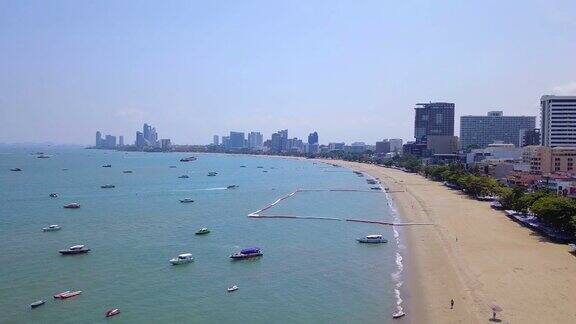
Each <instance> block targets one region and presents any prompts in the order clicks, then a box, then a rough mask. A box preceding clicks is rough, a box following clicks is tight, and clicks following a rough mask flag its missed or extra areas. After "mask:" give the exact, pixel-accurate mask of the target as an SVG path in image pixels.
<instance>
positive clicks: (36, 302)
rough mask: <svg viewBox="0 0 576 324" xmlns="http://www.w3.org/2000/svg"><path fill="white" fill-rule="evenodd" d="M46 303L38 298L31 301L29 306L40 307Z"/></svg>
mask: <svg viewBox="0 0 576 324" xmlns="http://www.w3.org/2000/svg"><path fill="white" fill-rule="evenodd" d="M44 304H46V301H45V300H38V301H35V302H33V303H32V304H30V308H36V307H40V306H42V305H44Z"/></svg>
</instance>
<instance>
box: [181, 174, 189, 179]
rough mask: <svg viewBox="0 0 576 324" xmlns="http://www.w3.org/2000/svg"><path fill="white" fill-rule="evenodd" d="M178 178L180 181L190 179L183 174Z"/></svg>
mask: <svg viewBox="0 0 576 324" xmlns="http://www.w3.org/2000/svg"><path fill="white" fill-rule="evenodd" d="M178 178H180V179H188V178H190V177H189V176H187V175H185V174H183V175H181V176H179V177H178Z"/></svg>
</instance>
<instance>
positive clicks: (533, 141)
mask: <svg viewBox="0 0 576 324" xmlns="http://www.w3.org/2000/svg"><path fill="white" fill-rule="evenodd" d="M541 135H542V134H540V129H538V128H535V129H521V130H520V139H519V142H520V146H521V147H524V146H530V145H540V137H541Z"/></svg>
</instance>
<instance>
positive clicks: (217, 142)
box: [212, 135, 220, 146]
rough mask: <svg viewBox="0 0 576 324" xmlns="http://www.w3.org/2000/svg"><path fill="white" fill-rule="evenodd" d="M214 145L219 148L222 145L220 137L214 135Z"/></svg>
mask: <svg viewBox="0 0 576 324" xmlns="http://www.w3.org/2000/svg"><path fill="white" fill-rule="evenodd" d="M212 144H214V145H216V146H218V145H219V144H220V138H219V137H218V135H214V138H213V140H212Z"/></svg>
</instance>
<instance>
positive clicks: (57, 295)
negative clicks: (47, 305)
mask: <svg viewBox="0 0 576 324" xmlns="http://www.w3.org/2000/svg"><path fill="white" fill-rule="evenodd" d="M69 292H70V290H66V291H63V292H60V293H57V294H56V295H54V296H53V297H54V299H60V298H62V296H64V295H66V294H68V293H69Z"/></svg>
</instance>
